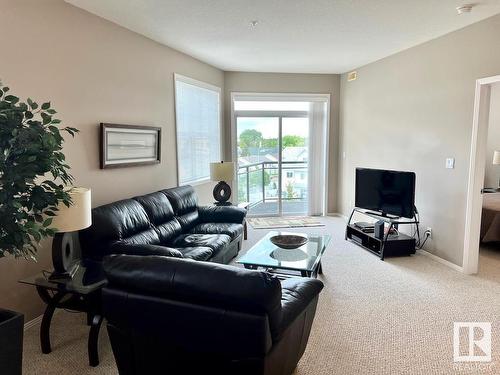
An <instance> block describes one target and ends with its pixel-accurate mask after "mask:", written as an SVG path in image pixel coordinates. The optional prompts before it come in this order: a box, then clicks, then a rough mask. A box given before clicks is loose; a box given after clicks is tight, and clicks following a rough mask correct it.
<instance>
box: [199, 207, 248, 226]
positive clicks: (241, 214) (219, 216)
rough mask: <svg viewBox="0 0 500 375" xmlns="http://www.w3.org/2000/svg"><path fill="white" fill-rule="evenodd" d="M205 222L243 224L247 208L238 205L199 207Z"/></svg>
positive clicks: (201, 219) (202, 219)
mask: <svg viewBox="0 0 500 375" xmlns="http://www.w3.org/2000/svg"><path fill="white" fill-rule="evenodd" d="M198 213H199V215H200V221H201V222H203V223H236V224H243V221H244V220H245V216H246V215H247V210H245V209H244V208H241V207H236V206H203V207H199V208H198Z"/></svg>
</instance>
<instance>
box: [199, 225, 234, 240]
mask: <svg viewBox="0 0 500 375" xmlns="http://www.w3.org/2000/svg"><path fill="white" fill-rule="evenodd" d="M190 232H191V233H198V234H227V235H228V236H229V237H231V240H234V239H235V238H236V237H238V236H239V235H241V234H242V233H243V225H241V224H233V223H202V224H198V225H196V226H194V227H193V228H192V229H191V231H190Z"/></svg>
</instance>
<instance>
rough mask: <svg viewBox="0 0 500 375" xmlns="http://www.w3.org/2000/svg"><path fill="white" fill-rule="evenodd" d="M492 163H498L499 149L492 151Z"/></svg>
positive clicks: (499, 159) (499, 161)
mask: <svg viewBox="0 0 500 375" xmlns="http://www.w3.org/2000/svg"><path fill="white" fill-rule="evenodd" d="M493 164H500V151H495V152H494V153H493Z"/></svg>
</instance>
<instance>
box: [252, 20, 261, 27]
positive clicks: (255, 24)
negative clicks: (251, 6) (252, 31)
mask: <svg viewBox="0 0 500 375" xmlns="http://www.w3.org/2000/svg"><path fill="white" fill-rule="evenodd" d="M258 23H259V21H257V20H253V21H250V26H251V27H256V26H257V24H258Z"/></svg>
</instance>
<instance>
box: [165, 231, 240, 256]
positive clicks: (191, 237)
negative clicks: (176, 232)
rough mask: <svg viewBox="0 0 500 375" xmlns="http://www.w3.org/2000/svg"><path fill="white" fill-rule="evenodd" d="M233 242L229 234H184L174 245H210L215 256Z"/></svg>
mask: <svg viewBox="0 0 500 375" xmlns="http://www.w3.org/2000/svg"><path fill="white" fill-rule="evenodd" d="M230 242H231V237H229V236H228V235H227V234H182V235H180V236H179V237H177V238H176V239H175V240H174V242H173V243H172V245H173V246H174V247H199V246H202V247H209V248H211V249H212V250H213V254H212V256H215V255H216V254H217V253H218V252H219V251H220V250H221V249H222V248H223V247H224V246H226V245H227V244H229V243H230Z"/></svg>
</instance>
